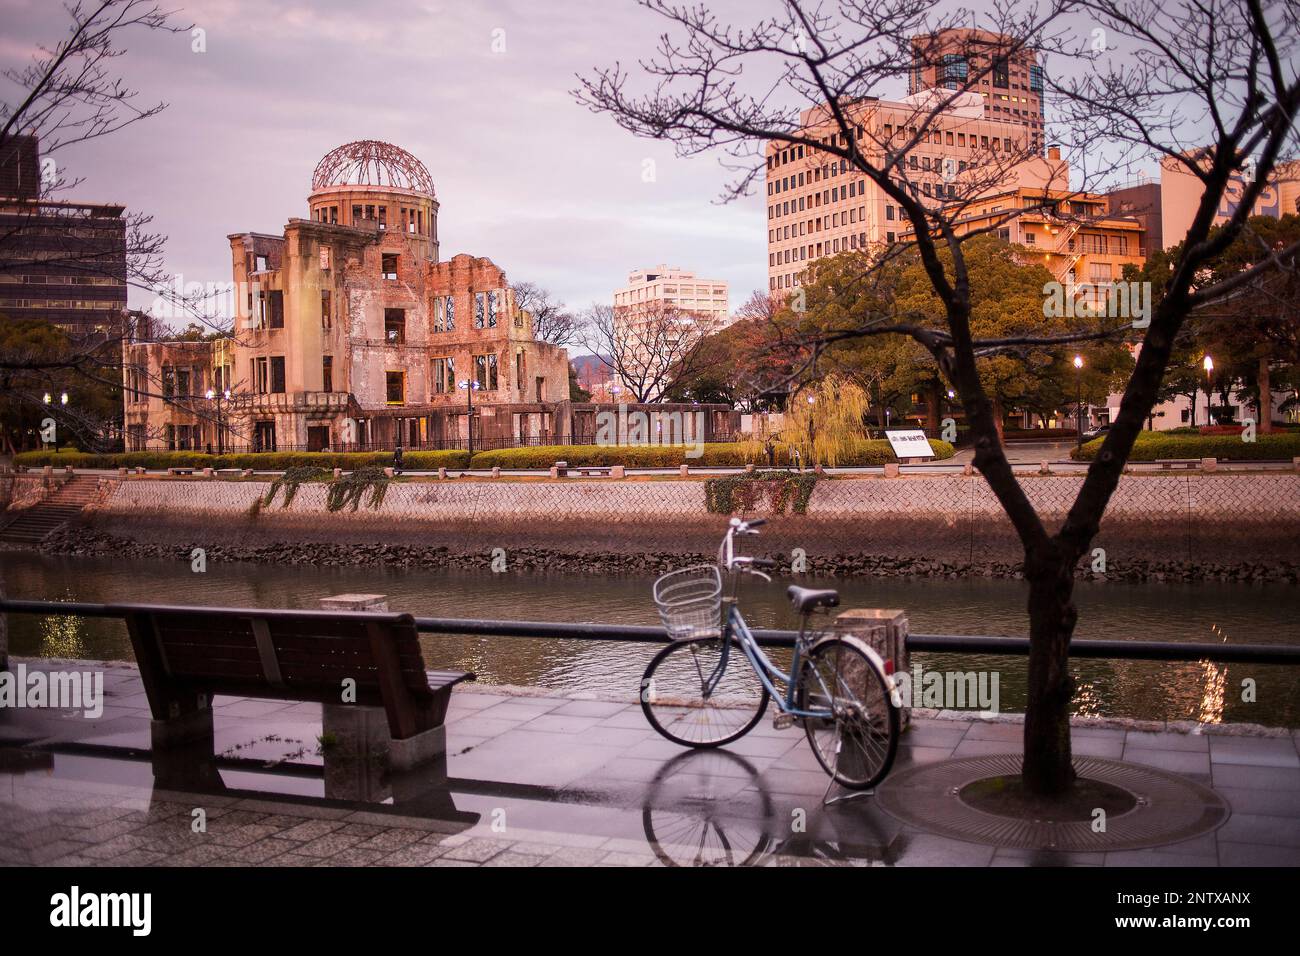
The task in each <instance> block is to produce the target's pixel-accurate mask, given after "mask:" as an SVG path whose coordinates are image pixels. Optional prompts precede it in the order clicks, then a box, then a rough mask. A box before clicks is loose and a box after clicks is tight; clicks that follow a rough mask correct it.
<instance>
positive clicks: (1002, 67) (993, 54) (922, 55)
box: [907, 28, 1044, 150]
mask: <svg viewBox="0 0 1300 956" xmlns="http://www.w3.org/2000/svg"><path fill="white" fill-rule="evenodd" d="M1013 45H1014V44H1013V41H1012V39H1011V38H1010V37H1008V36H1006V35H1004V34H1001V33H991V32H989V31H988V30H971V29H962V28H953V29H951V30H940V31H939V32H938V33H929V34H925V35H923V36H918V37H913V38H912V72H911V75H910V76H909V77H908V82H907V92H908V93H920V92H922V91H923V90H927V89H935V88H938V89H944V90H962V89H966V90H969V91H970V92H972V93H978V94H979V96H980V97H981V99H983V101H984V108H985V112H986V114H987V115H988V116H989V117H990V118H991V119H999V120H1005V121H1007V122H1011V123H1015V124H1017V125H1019V126H1022V127H1024V129H1025V130H1026V131H1027V132H1028V134H1029V141H1030V146H1031V148H1033V149H1034V150H1039V149H1041V148H1042V146H1043V120H1044V117H1043V68H1042V66H1041V65H1040V64H1039V62H1038V53H1037V51H1036V50H1034V49H1032V48H1022V49H1019V50H1016V51H1014V52H1012V50H1011V48H1012V46H1013Z"/></svg>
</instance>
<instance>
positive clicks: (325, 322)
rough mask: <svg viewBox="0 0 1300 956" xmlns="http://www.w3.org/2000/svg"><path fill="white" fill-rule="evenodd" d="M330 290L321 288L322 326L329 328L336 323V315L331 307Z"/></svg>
mask: <svg viewBox="0 0 1300 956" xmlns="http://www.w3.org/2000/svg"><path fill="white" fill-rule="evenodd" d="M330 305H331V303H330V290H329V289H321V290H320V327H321V328H322V329H328V328H330V327H331V326H332V325H333V324H334V315H333V312H332V310H331V308H330Z"/></svg>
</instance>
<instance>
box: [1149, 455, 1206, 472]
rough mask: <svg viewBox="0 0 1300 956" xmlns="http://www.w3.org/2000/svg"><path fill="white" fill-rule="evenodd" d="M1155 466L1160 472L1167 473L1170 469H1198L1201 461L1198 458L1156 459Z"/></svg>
mask: <svg viewBox="0 0 1300 956" xmlns="http://www.w3.org/2000/svg"><path fill="white" fill-rule="evenodd" d="M1156 464H1157V465H1159V466H1160V467H1161V469H1162V470H1164V471H1168V470H1169V469H1170V468H1199V467H1201V459H1199V458H1157V459H1156Z"/></svg>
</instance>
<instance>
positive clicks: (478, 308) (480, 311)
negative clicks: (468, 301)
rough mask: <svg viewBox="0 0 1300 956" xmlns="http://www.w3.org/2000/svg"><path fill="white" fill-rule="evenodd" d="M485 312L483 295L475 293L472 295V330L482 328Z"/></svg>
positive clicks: (485, 306) (485, 305) (485, 304)
mask: <svg viewBox="0 0 1300 956" xmlns="http://www.w3.org/2000/svg"><path fill="white" fill-rule="evenodd" d="M486 312H487V303H486V302H484V295H483V293H482V292H475V293H474V328H476V329H481V328H483V322H484V318H485V314H486Z"/></svg>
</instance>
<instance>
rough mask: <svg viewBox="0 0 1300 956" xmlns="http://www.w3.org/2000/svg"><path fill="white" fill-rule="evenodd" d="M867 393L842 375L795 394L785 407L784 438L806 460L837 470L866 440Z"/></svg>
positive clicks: (809, 462) (826, 377)
mask: <svg viewBox="0 0 1300 956" xmlns="http://www.w3.org/2000/svg"><path fill="white" fill-rule="evenodd" d="M866 414H867V393H866V392H864V391H863V390H862V388H861V387H860V386H859V385H856V384H854V383H853V382H850V381H848V380H847V379H845V378H843V377H841V376H839V375H827V376H825V377H824V378H822V379H821V380H820V381H818V382H816V383H814V384H812V385H809V386H807V387H805V388H803V389H800V390H799V391H798V392H796V393H795V394H794V395H793V396H792V397H791V399H790V403H789V405H788V407H787V408H786V413H785V425H784V428H783V437H784V438H785V441H786V444H788V445H791V446H793V447H794V448H797V449H799V455H800V456H801V458H802V459H803V461H805V462H807V463H808V464H811V465H826V466H827V467H830V468H834V467H835V466H836V465H838V464H839V463H840V462H841V461H844V460H845V459H847V458H848V457H849V456H850V455H851V454H852V452H853V451H854V449H856V448H857V447H858V446H859V445H860V444H861V443H862V442H863V441H864V440H865V439H866V437H867V436H866V432H865V431H864V429H863V424H862V422H863V419H864V418H865V417H866Z"/></svg>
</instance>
